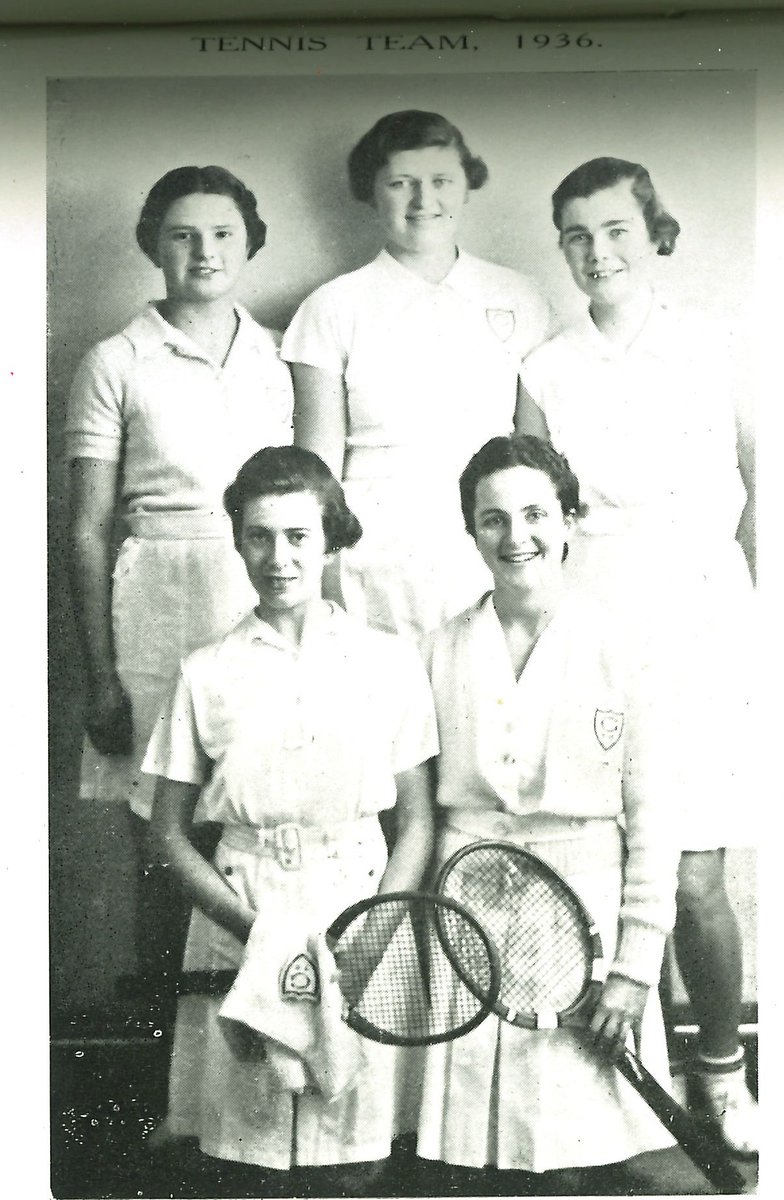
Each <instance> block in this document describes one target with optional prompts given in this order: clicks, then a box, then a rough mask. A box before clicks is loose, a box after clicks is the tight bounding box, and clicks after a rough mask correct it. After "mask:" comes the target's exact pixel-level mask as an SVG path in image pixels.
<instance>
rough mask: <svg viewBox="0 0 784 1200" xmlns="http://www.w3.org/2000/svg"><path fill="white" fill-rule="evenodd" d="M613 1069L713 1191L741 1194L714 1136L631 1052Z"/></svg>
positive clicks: (727, 1157) (723, 1149) (741, 1183)
mask: <svg viewBox="0 0 784 1200" xmlns="http://www.w3.org/2000/svg"><path fill="white" fill-rule="evenodd" d="M615 1066H616V1067H617V1068H618V1070H619V1071H620V1072H621V1074H622V1075H623V1077H624V1079H627V1080H628V1081H629V1083H630V1084H631V1085H632V1087H633V1088H634V1089H635V1091H637V1092H638V1093H639V1095H640V1096H642V1098H643V1100H644V1101H645V1102H646V1104H647V1105H648V1107H649V1108H650V1109H651V1111H652V1112H654V1113H655V1114H656V1116H657V1117H658V1118H659V1120H660V1121H661V1123H662V1125H664V1127H665V1128H666V1129H668V1130H669V1131H670V1133H671V1134H672V1136H673V1137H674V1138H675V1140H676V1141H677V1143H678V1145H679V1146H680V1147H681V1149H682V1150H683V1151H684V1153H685V1154H686V1155H687V1156H688V1157H689V1158H690V1159H691V1161H692V1162H693V1163H694V1165H695V1167H699V1169H700V1171H702V1173H703V1175H704V1176H705V1178H706V1179H707V1180H708V1182H709V1183H710V1184H711V1185H712V1186H713V1187H714V1188H715V1189H716V1191H717V1192H718V1193H719V1194H720V1195H723V1196H738V1195H743V1193H744V1191H745V1180H744V1178H743V1176H742V1175H741V1173H740V1171H739V1170H738V1168H737V1167H736V1166H735V1163H734V1162H733V1161H732V1159H731V1158H730V1155H729V1153H728V1151H727V1149H726V1147H725V1146H724V1144H723V1142H722V1141H721V1139H720V1137H719V1136H718V1134H713V1133H712V1132H711V1131H709V1130H708V1129H707V1128H704V1127H703V1126H702V1125H700V1124H698V1123H697V1121H695V1120H694V1118H693V1117H692V1115H691V1114H690V1113H688V1112H686V1110H685V1109H684V1108H681V1106H680V1104H678V1102H677V1101H676V1100H674V1099H673V1098H672V1096H671V1095H670V1094H669V1092H667V1091H665V1089H664V1088H663V1087H662V1086H661V1084H660V1083H659V1082H658V1080H656V1079H654V1077H653V1075H651V1073H650V1071H647V1070H646V1069H645V1067H644V1066H643V1065H642V1063H641V1062H640V1060H639V1058H637V1056H636V1055H635V1054H632V1052H631V1050H627V1051H626V1052H625V1054H624V1056H623V1058H621V1059H619V1060H616V1062H615Z"/></svg>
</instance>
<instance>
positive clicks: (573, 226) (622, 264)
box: [561, 179, 656, 307]
mask: <svg viewBox="0 0 784 1200" xmlns="http://www.w3.org/2000/svg"><path fill="white" fill-rule="evenodd" d="M561 228H562V232H561V247H562V249H563V252H564V254H565V256H566V261H567V263H568V265H569V270H570V271H571V273H572V278H573V279H574V282H575V283H576V284H577V286H578V288H580V289H581V290H582V291H583V292H585V294H586V295H587V296H590V298H591V301H592V302H593V303H594V304H595V305H600V306H604V307H613V306H615V305H618V304H621V303H623V302H624V301H625V300H627V299H629V298H631V297H632V296H634V295H636V294H637V293H638V292H639V291H641V290H642V289H645V288H648V287H650V277H651V268H652V265H653V260H654V256H655V255H656V245H655V243H654V242H652V241H651V238H650V234H649V233H648V227H647V225H646V224H645V217H644V216H643V214H642V209H641V207H640V204H639V201H638V200H637V198H636V197H635V196H634V195H633V193H632V185H631V180H629V179H622V180H620V182H619V183H616V184H615V185H614V186H613V187H610V188H603V189H602V190H601V191H599V192H594V193H593V195H592V196H586V197H584V198H577V199H574V200H569V201H568V203H567V204H565V205H564V209H563V213H562V215H561Z"/></svg>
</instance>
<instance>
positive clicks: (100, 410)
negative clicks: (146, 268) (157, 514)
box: [65, 304, 293, 512]
mask: <svg viewBox="0 0 784 1200" xmlns="http://www.w3.org/2000/svg"><path fill="white" fill-rule="evenodd" d="M236 311H237V316H238V319H239V324H238V327H237V335H236V337H235V339H234V342H233V344H232V347H231V350H230V351H229V355H228V358H227V359H226V362H225V364H224V365H223V366H221V365H220V364H218V363H216V362H214V361H213V360H212V359H211V358H210V357H209V356H208V355H207V353H206V352H205V351H204V350H202V349H201V347H199V346H197V345H196V343H195V342H193V341H192V340H191V339H190V338H189V337H188V336H187V335H186V334H184V333H182V332H181V331H180V330H179V329H176V328H175V327H174V326H172V325H169V323H168V322H167V321H165V320H164V319H163V317H162V316H161V315H160V313H159V312H158V310H157V308H156V307H155V305H154V304H150V305H149V306H148V307H147V309H146V310H145V311H144V312H143V313H141V314H140V315H139V316H138V317H136V318H135V319H134V320H133V321H132V322H131V323H130V324H129V325H128V326H127V327H126V328H125V329H124V330H123V331H122V332H121V333H119V334H116V335H115V336H114V337H111V338H108V339H107V340H106V341H103V342H99V344H98V345H97V346H94V347H93V349H92V350H90V351H89V353H88V354H87V355H86V356H85V358H84V359H83V361H82V363H81V365H80V367H79V369H78V371H77V374H76V378H75V380H74V383H73V387H72V389H71V396H70V401H69V408H68V417H67V420H66V431H65V438H66V454H67V457H68V458H70V459H73V458H97V459H102V460H104V461H107V462H120V461H121V462H122V498H123V502H124V505H125V508H126V511H127V512H135V511H144V510H152V511H159V510H163V509H178V510H183V509H184V510H189V509H205V510H207V511H218V512H222V504H221V498H222V494H223V490H224V488H225V487H226V486H227V484H228V483H230V482H231V480H232V479H233V478H234V476H235V475H236V473H237V471H238V469H239V467H240V466H241V465H242V463H243V462H245V460H246V459H247V458H249V457H250V455H251V454H253V453H254V452H255V451H256V450H258V449H260V448H261V447H262V446H266V445H285V444H289V443H290V442H291V439H292V411H293V394H292V387H291V379H290V375H289V371H288V368H287V367H286V366H285V364H284V363H282V362H281V360H280V358H279V355H278V350H277V345H276V339H275V335H274V334H273V333H272V331H270V330H268V329H264V328H262V326H260V325H258V324H257V323H256V322H255V321H254V320H253V319H252V317H251V316H250V315H249V314H248V313H247V312H245V310H244V309H242V308H240V307H237V308H236Z"/></svg>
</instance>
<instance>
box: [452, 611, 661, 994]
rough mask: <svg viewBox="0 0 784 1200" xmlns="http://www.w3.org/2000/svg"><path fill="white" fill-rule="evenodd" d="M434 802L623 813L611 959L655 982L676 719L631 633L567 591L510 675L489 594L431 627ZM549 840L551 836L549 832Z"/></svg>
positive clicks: (563, 813) (579, 814)
mask: <svg viewBox="0 0 784 1200" xmlns="http://www.w3.org/2000/svg"><path fill="white" fill-rule="evenodd" d="M429 658H430V663H431V668H430V674H431V683H432V688H433V695H434V697H435V704H436V713H437V719H438V736H439V742H440V747H441V749H440V755H439V759H438V797H437V799H438V805H439V807H440V808H442V809H446V810H449V811H452V812H456V813H457V814H458V816H457V825H458V827H459V813H460V811H464V810H473V811H474V812H476V811H480V812H481V811H484V812H488V811H489V812H494V811H496V812H497V811H501V812H505V813H511V814H515V815H519V816H524V815H528V814H537V815H539V816H546V817H550V818H553V819H554V821H552V822H550V824H551V825H552V826H553V827H555V824H556V823H557V822H558V821H559V820H560V822H561V835H560V836H565V837H569V836H572V837H573V836H576V835H577V836H579V829H580V825H581V822H583V821H590V820H595V819H605V820H610V821H616V820H621V819H622V820H623V822H624V826H625V835H626V850H627V860H626V865H625V870H624V892H623V902H622V909H621V917H622V921H623V924H624V935H623V937H622V939H621V943H620V946H619V949H618V951H617V956H616V960H615V966H614V969H616V970H619V971H620V973H621V974H628V975H630V977H631V978H633V979H640V980H646V981H649V982H652V981H653V980H655V979H656V977H657V975H658V971H659V968H660V965H661V952H662V947H663V941H664V933H665V932H666V931H667V930H668V929H669V928H670V927H671V923H672V919H673V916H674V892H675V865H676V862H677V859H678V853H679V847H678V846H677V845H676V844H675V837H674V834H673V823H674V822H673V809H672V807H671V804H672V795H673V788H672V779H673V775H672V772H671V770H670V767H669V762H668V749H669V745H670V739H669V734H670V729H671V720H670V714H669V712H668V705H667V699H666V697H664V696H663V695H662V692H661V688H660V687H659V686H658V681H657V679H656V678H655V675H654V672H653V670H652V669H651V668H648V667H644V666H643V665H642V663H641V662H640V661H639V659H638V657H637V651H636V650H635V647H634V645H633V643H631V642H630V641H628V640H626V639H625V638H624V637H623V636H622V635H621V634H620V633H619V632H618V631H617V630H616V628H615V627H614V626H613V623H612V621H611V619H609V618H608V617H607V614H606V613H604V612H603V611H602V610H600V609H599V608H598V607H594V606H593V605H591V604H587V603H583V602H578V601H575V600H573V599H564V600H563V601H562V602H561V604H560V606H559V608H558V611H557V612H556V613H555V615H554V617H553V619H552V620H551V622H550V624H549V625H548V626H547V627H546V629H545V630H544V631H543V633H542V634H541V635H540V637H539V640H538V641H537V643H536V645H535V646H534V649H533V651H532V653H531V656H530V658H529V660H528V662H527V663H526V666H525V668H524V669H523V672H522V674H521V676H520V678H519V679H518V680H516V679H515V677H514V673H513V670H512V664H511V661H510V658H509V651H508V649H507V645H506V641H505V638H504V634H503V631H502V629H501V625H500V622H499V620H498V616H497V614H496V611H495V607H494V605H493V601H492V594H490V595H488V596H486V597H485V598H484V599H483V600H481V601H480V602H479V603H478V604H475V605H472V606H471V608H469V609H467V610H466V611H465V612H463V613H460V614H459V615H458V616H456V617H453V618H452V620H451V621H448V622H447V623H446V625H444V626H443V627H442V628H441V629H440V630H438V632H437V633H435V634H434V635H433V636H432V639H431V644H430V653H429ZM549 836H552V833H551V834H550V835H549Z"/></svg>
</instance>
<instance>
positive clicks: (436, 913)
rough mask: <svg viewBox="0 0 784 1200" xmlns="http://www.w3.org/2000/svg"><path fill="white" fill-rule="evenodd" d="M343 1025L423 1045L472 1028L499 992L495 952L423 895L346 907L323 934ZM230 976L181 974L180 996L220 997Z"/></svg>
mask: <svg viewBox="0 0 784 1200" xmlns="http://www.w3.org/2000/svg"><path fill="white" fill-rule="evenodd" d="M326 940H327V945H328V947H329V949H330V950H331V951H332V954H333V955H334V958H335V962H336V964H337V967H338V982H339V986H340V990H341V993H342V995H343V1001H344V1006H343V1014H342V1015H343V1019H344V1020H345V1021H346V1023H347V1024H348V1025H350V1026H351V1028H352V1029H354V1030H355V1031H356V1032H357V1033H359V1034H361V1035H362V1036H363V1037H366V1038H369V1039H370V1040H371V1041H375V1042H382V1043H386V1044H387V1045H392V1046H427V1045H432V1044H434V1043H436V1042H447V1041H452V1040H453V1039H454V1038H458V1037H461V1036H462V1035H463V1034H465V1033H468V1032H469V1030H471V1029H475V1028H476V1026H477V1025H479V1024H480V1022H482V1021H484V1020H485V1018H486V1017H488V1016H489V1015H490V1013H491V1012H492V1011H493V1005H494V1004H495V1002H496V999H497V996H498V989H499V987H500V985H501V968H500V964H499V961H498V954H497V951H496V949H495V947H494V945H493V943H492V940H491V939H490V938H489V937H488V935H487V933H486V932H485V930H484V929H483V928H482V926H481V925H480V924H479V922H478V921H477V920H476V918H475V917H474V916H473V915H472V914H471V913H470V912H468V910H467V909H465V908H464V907H463V906H462V905H461V904H459V903H458V902H456V901H454V900H450V899H449V898H448V897H446V896H437V895H428V894H426V893H423V892H387V893H384V894H382V895H376V896H371V897H369V898H367V899H365V900H360V901H359V902H358V903H357V904H352V905H351V906H350V907H349V908H347V909H345V910H344V911H343V912H342V913H341V914H340V915H339V916H338V917H336V918H335V920H334V921H333V922H332V924H331V925H330V927H329V929H328V930H327V933H326ZM236 975H237V972H236V971H230V970H221V971H183V972H181V973H180V975H179V977H178V978H177V979H176V981H175V987H176V992H177V994H178V995H180V996H185V995H210V996H221V995H225V994H226V993H227V992H228V991H229V989H230V988H231V986H232V984H233V983H234V980H235V978H236Z"/></svg>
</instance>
